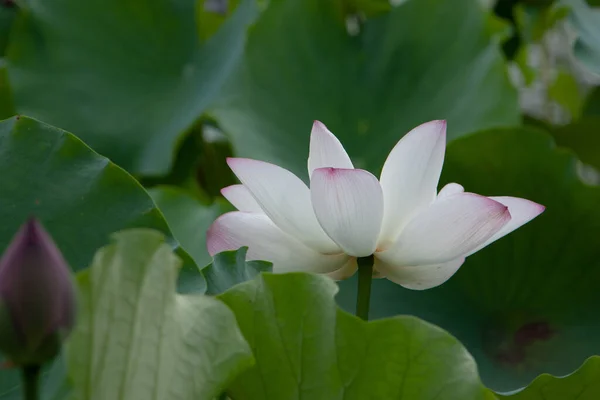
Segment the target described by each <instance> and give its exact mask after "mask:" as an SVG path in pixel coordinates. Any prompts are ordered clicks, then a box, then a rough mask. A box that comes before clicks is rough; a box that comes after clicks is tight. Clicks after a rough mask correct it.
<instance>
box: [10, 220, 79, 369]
mask: <svg viewBox="0 0 600 400" xmlns="http://www.w3.org/2000/svg"><path fill="white" fill-rule="evenodd" d="M75 313H76V302H75V287H74V284H73V280H72V278H71V273H70V269H69V266H68V265H67V262H66V261H65V259H64V258H63V256H62V254H61V253H60V250H59V249H58V248H57V247H56V245H55V243H54V241H53V240H52V238H51V237H50V235H49V234H48V233H47V232H46V231H45V230H44V228H43V227H42V225H41V224H40V223H39V222H38V221H37V220H36V219H34V218H32V219H29V220H28V221H27V222H26V223H25V224H24V225H23V226H22V227H21V228H20V230H19V231H18V232H17V234H16V235H15V237H14V238H13V240H12V242H11V243H10V244H9V245H8V247H7V249H6V250H5V252H4V254H3V255H2V259H0V353H3V354H4V355H5V356H6V358H8V360H10V362H11V364H13V365H15V366H27V365H41V364H44V363H46V362H48V361H51V360H52V359H53V358H54V357H56V356H57V355H58V353H59V352H60V348H61V344H62V342H63V340H64V339H65V338H66V336H67V335H68V334H69V332H70V331H71V329H72V328H73V325H74V322H75Z"/></svg>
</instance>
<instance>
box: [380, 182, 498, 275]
mask: <svg viewBox="0 0 600 400" xmlns="http://www.w3.org/2000/svg"><path fill="white" fill-rule="evenodd" d="M509 220H510V213H509V211H508V207H506V206H505V205H503V204H501V203H498V202H497V201H494V200H492V199H489V198H487V197H484V196H479V195H476V194H473V193H463V194H455V195H453V196H448V197H445V198H441V199H438V200H437V201H436V202H434V203H433V204H432V205H431V206H429V208H427V209H426V210H425V211H423V212H422V213H420V214H418V215H417V216H415V217H414V218H413V219H412V220H411V221H410V222H409V223H408V225H406V227H405V228H404V230H403V231H402V233H401V234H400V236H399V237H398V240H397V241H396V242H395V243H394V244H393V245H392V247H390V248H389V249H386V250H384V251H382V252H380V253H378V254H377V256H378V257H379V258H380V259H381V260H383V261H384V262H386V263H388V264H391V265H411V266H412V265H414V266H417V265H429V264H440V263H444V262H447V261H450V260H453V259H455V258H459V257H464V256H466V255H467V254H468V253H470V252H471V251H473V250H474V249H476V248H478V247H479V246H481V245H482V244H483V243H485V242H486V241H487V240H488V239H490V238H491V237H492V236H493V235H494V234H495V233H496V232H498V231H499V230H500V229H501V228H502V227H503V226H504V225H506V223H507V222H508V221H509Z"/></svg>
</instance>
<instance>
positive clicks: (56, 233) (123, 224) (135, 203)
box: [0, 117, 205, 399]
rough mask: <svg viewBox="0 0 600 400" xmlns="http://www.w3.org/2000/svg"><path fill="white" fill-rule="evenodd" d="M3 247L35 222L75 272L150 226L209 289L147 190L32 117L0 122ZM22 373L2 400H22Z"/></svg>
mask: <svg viewBox="0 0 600 400" xmlns="http://www.w3.org/2000/svg"><path fill="white" fill-rule="evenodd" d="M0 187H1V188H2V191H1V193H0V219H1V220H2V224H0V244H1V245H2V249H4V247H5V246H6V245H7V244H8V243H9V242H10V240H11V238H12V237H13V235H14V234H15V232H16V231H17V229H18V228H19V226H20V225H21V224H22V223H23V222H24V221H25V220H26V219H27V217H29V216H30V215H35V216H37V217H38V218H40V220H41V221H42V222H43V224H44V226H45V227H46V228H47V230H48V231H49V232H50V233H51V235H52V236H53V238H54V240H55V241H56V243H57V244H58V246H59V248H60V249H61V251H62V252H63V253H64V255H65V257H66V259H67V261H68V262H69V264H70V265H71V267H72V268H73V269H74V270H81V269H83V268H86V267H87V266H88V265H89V263H90V261H91V260H92V257H93V255H94V253H95V251H96V250H97V249H98V248H99V247H100V246H102V245H104V244H105V243H106V242H107V241H108V238H109V235H110V234H111V233H112V232H114V231H117V230H120V229H124V228H127V227H148V228H153V229H157V230H159V231H161V232H163V233H164V234H166V235H167V237H168V240H169V241H170V243H171V245H172V246H173V247H177V248H178V250H177V251H178V253H179V254H180V256H182V257H183V258H184V259H185V260H186V263H185V266H184V268H183V273H184V274H188V275H189V276H194V277H197V280H196V286H199V287H200V290H204V287H205V282H204V279H203V278H202V275H201V274H200V273H199V272H198V268H197V266H196V265H195V264H194V262H193V261H192V260H191V258H190V257H189V256H188V255H187V254H186V253H185V252H184V251H183V250H182V249H181V247H179V244H178V243H177V242H176V241H175V239H174V238H173V236H172V235H171V233H170V230H169V228H168V226H167V223H166V222H165V219H164V217H163V216H162V214H161V213H160V211H159V210H158V209H157V208H156V206H155V205H154V203H153V201H152V199H151V198H150V196H149V195H148V194H147V193H146V191H145V190H144V188H142V187H141V186H140V184H139V183H137V182H136V181H135V179H133V178H132V177H131V176H130V175H129V174H128V173H127V172H125V171H123V170H122V169H121V168H119V167H117V166H116V165H115V164H113V163H111V162H110V161H109V160H108V159H106V158H105V157H102V156H100V155H98V154H97V153H95V152H94V151H92V150H91V149H90V148H89V147H87V146H86V145H85V144H84V143H82V142H81V141H80V140H79V139H78V138H76V137H75V136H73V135H72V134H70V133H68V132H65V131H63V130H60V129H57V128H54V127H52V126H49V125H46V124H44V123H42V122H39V121H36V120H34V119H31V118H27V117H13V118H10V119H7V120H4V121H0ZM18 382H19V374H18V371H2V373H0V398H2V397H1V396H2V393H6V396H7V397H6V398H7V399H8V398H13V397H10V396H16V397H14V398H17V399H18V398H20V393H19V392H18V390H17V385H18Z"/></svg>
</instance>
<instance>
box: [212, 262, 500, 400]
mask: <svg viewBox="0 0 600 400" xmlns="http://www.w3.org/2000/svg"><path fill="white" fill-rule="evenodd" d="M336 292H337V287H336V284H335V283H334V282H333V281H332V280H330V279H329V278H326V277H324V276H317V275H309V274H304V273H293V274H285V275H273V274H268V273H267V274H261V275H260V276H259V277H257V278H256V279H254V280H253V281H250V282H246V283H243V284H240V285H237V286H235V287H233V288H231V289H230V290H229V291H227V292H225V293H224V294H222V295H220V296H219V298H220V299H221V300H223V301H224V302H225V303H226V304H227V305H228V306H229V307H230V308H231V309H232V310H233V312H234V313H235V315H236V318H237V321H238V324H239V326H240V328H241V330H242V333H243V334H244V337H245V338H246V340H247V341H248V342H249V344H250V346H251V348H252V350H253V352H254V356H255V358H256V364H255V366H254V367H252V368H250V369H248V370H246V371H245V372H242V374H240V375H239V376H238V378H237V379H236V380H235V381H234V382H233V384H232V385H231V386H230V388H229V390H228V394H229V395H230V396H231V397H232V398H234V399H236V400H238V399H239V400H243V399H265V400H271V399H272V400H280V399H305V400H321V399H323V400H331V399H348V400H350V399H356V400H359V399H397V400H401V399H402V400H425V399H427V400H429V399H434V398H438V399H444V400H454V399H456V400H466V399H469V400H478V399H489V398H493V396H492V397H490V394H489V392H488V391H487V390H486V389H485V388H484V387H483V386H482V384H481V382H480V381H479V377H478V375H477V367H476V365H475V362H474V361H473V359H472V357H471V356H470V355H469V353H468V352H467V351H466V350H465V349H464V347H463V346H462V345H461V344H460V343H459V342H458V341H457V340H456V339H455V338H453V337H452V336H450V335H449V334H448V333H446V332H445V331H443V330H442V329H440V328H438V327H435V326H433V325H430V324H428V323H426V322H423V321H421V320H419V319H417V318H414V317H395V318H391V319H386V320H380V321H375V322H368V323H367V322H364V321H362V320H360V319H358V318H357V317H354V316H352V315H349V314H347V313H346V312H344V311H342V310H340V309H339V308H337V306H336V305H335V301H334V298H333V296H334V295H335V293H336ZM440 360H443V362H440Z"/></svg>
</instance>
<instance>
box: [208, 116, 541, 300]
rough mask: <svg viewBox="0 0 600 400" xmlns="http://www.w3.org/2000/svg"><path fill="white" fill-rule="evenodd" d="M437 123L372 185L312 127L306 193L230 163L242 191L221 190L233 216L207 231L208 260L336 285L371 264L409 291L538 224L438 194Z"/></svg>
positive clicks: (480, 202)
mask: <svg viewBox="0 0 600 400" xmlns="http://www.w3.org/2000/svg"><path fill="white" fill-rule="evenodd" d="M445 147H446V122H445V121H431V122H428V123H425V124H423V125H420V126H418V127H417V128H415V129H413V130H412V131H411V132H409V133H408V134H407V135H406V136H405V137H404V138H402V139H401V140H400V141H399V142H398V144H397V145H396V146H395V147H394V149H393V150H392V152H391V153H390V155H389V156H388V158H387V160H386V162H385V164H384V167H383V170H382V173H381V178H380V180H379V181H378V180H377V178H376V177H375V176H373V175H372V174H371V173H370V172H367V171H365V170H361V169H355V168H354V167H353V164H352V161H351V160H350V157H349V156H348V154H347V153H346V151H345V150H344V148H343V146H342V144H341V143H340V142H339V140H338V139H337V138H336V137H335V136H334V135H333V134H332V133H331V132H329V130H328V129H327V128H326V127H325V125H323V124H322V123H320V122H318V121H316V122H315V123H314V125H313V129H312V133H311V141H310V155H309V158H308V173H309V176H310V189H309V188H308V186H306V185H305V184H304V182H302V181H301V180H300V179H299V178H298V177H297V176H295V175H294V174H292V173H291V172H289V171H287V170H285V169H283V168H280V167H278V166H276V165H273V164H269V163H265V162H261V161H255V160H250V159H242V158H231V159H229V160H228V163H229V166H230V167H231V169H232V170H233V172H234V173H235V174H236V176H237V177H238V178H239V179H240V181H241V182H242V185H233V186H230V187H227V188H225V189H223V195H224V196H225V197H226V198H227V199H228V200H229V201H230V202H231V203H232V204H233V205H234V206H235V207H236V208H237V209H238V210H239V212H232V213H228V214H225V215H223V216H221V217H220V218H219V219H217V221H215V223H214V224H213V225H212V226H211V228H210V229H209V232H208V236H207V247H208V251H209V252H210V254H211V255H214V254H216V253H219V252H221V251H225V250H233V249H237V248H239V247H241V246H249V250H248V259H260V260H268V261H271V262H273V268H274V270H275V271H290V270H309V271H313V272H319V273H328V274H330V276H332V277H333V278H335V279H343V278H347V277H348V276H351V275H352V274H353V273H354V272H355V271H356V268H357V266H356V258H357V257H365V256H369V255H371V254H374V255H375V271H376V274H377V275H378V276H380V277H386V278H388V279H390V280H392V281H394V282H396V283H398V284H400V285H403V286H405V287H408V288H413V289H426V288H431V287H434V286H437V285H440V284H442V283H443V282H445V281H446V280H447V279H448V278H450V276H452V275H453V274H454V273H455V272H456V271H457V270H458V268H459V267H460V266H461V265H462V263H463V262H464V259H465V257H467V256H469V255H471V254H473V253H474V252H476V251H478V250H480V249H482V248H483V247H485V246H487V245H488V244H490V243H492V242H493V241H495V240H497V239H499V238H501V237H502V236H504V235H506V234H507V233H509V232H511V231H513V230H514V229H516V228H518V227H520V226H521V225H523V224H524V223H526V222H528V221H530V220H531V219H532V218H534V217H536V216H537V215H539V214H540V213H541V212H542V211H543V210H544V207H543V206H541V205H539V204H536V203H534V202H531V201H529V200H525V199H519V198H514V197H485V196H480V195H477V194H473V193H465V192H464V189H463V187H462V186H460V185H459V184H456V183H451V184H448V185H446V186H445V187H444V188H443V189H442V190H441V191H440V192H439V193H437V189H436V188H437V185H438V181H439V178H440V174H441V170H442V164H443V160H444V151H445Z"/></svg>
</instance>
